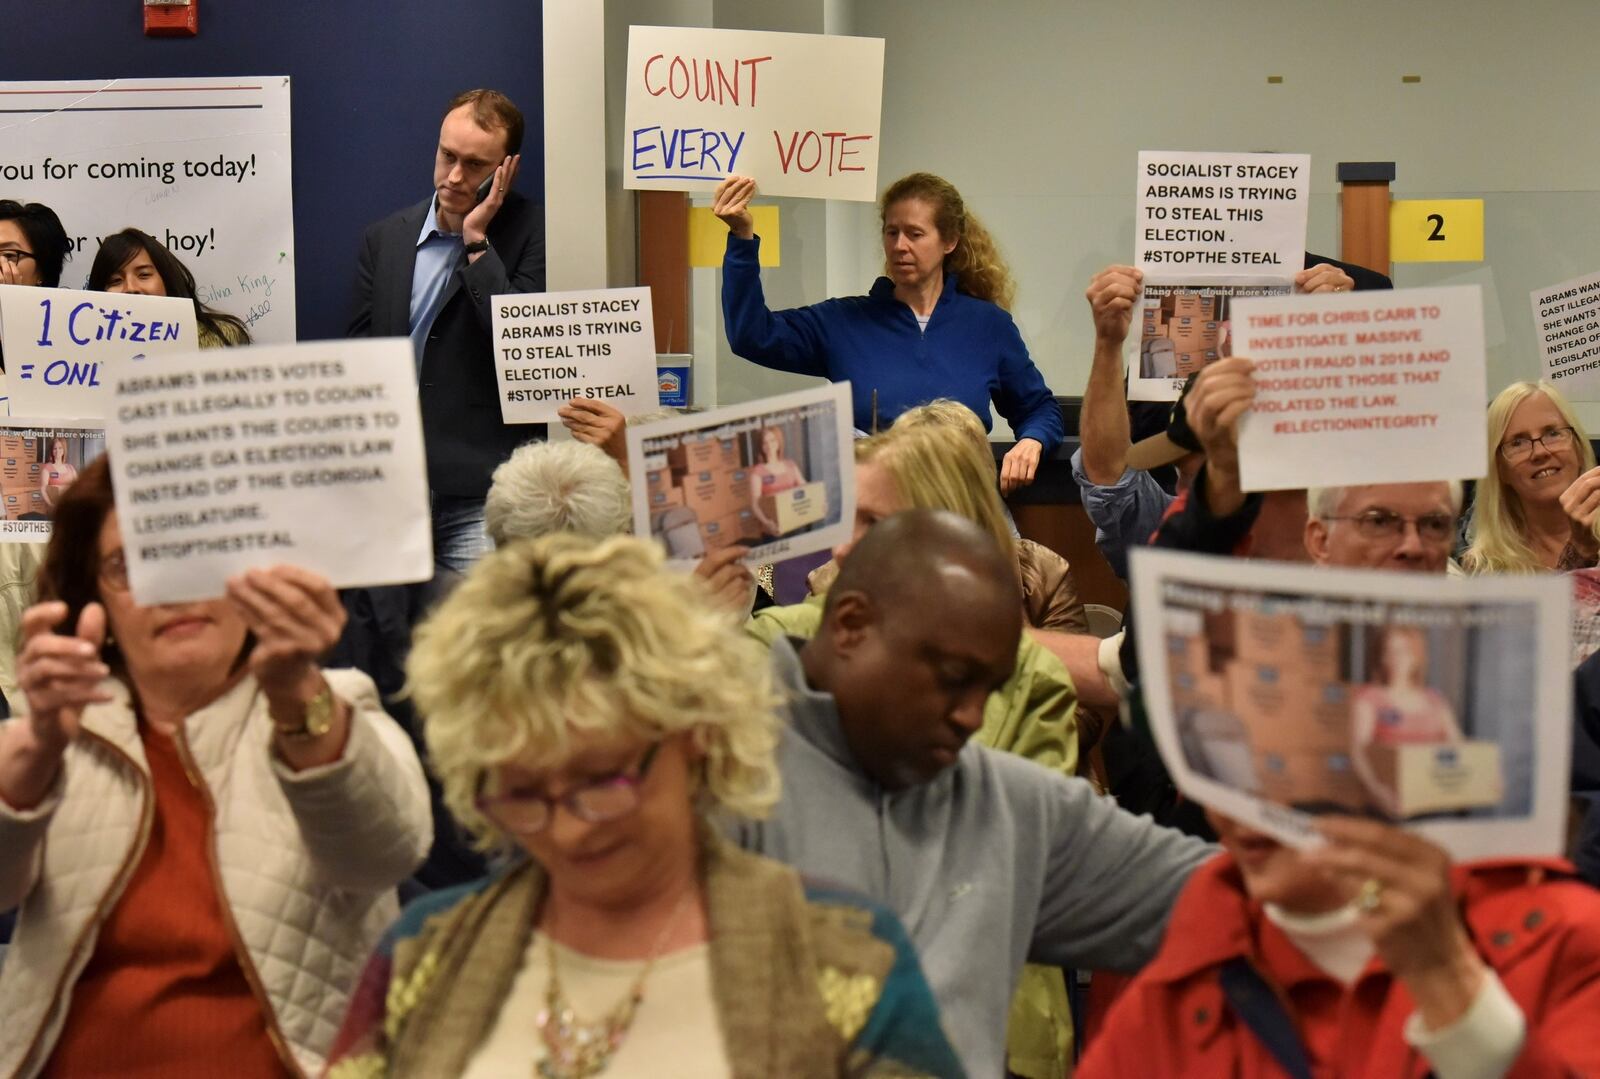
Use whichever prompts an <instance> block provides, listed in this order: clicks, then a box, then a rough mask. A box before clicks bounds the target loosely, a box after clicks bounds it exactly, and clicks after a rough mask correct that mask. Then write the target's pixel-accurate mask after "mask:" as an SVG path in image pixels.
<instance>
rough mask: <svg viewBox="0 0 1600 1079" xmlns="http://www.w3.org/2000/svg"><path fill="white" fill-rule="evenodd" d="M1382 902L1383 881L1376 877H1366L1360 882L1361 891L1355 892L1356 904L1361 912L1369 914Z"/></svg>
mask: <svg viewBox="0 0 1600 1079" xmlns="http://www.w3.org/2000/svg"><path fill="white" fill-rule="evenodd" d="M1382 902H1383V881H1381V880H1378V879H1377V878H1376V877H1368V878H1367V879H1366V880H1365V881H1363V882H1362V884H1361V891H1360V892H1358V893H1357V894H1356V906H1358V907H1360V908H1361V910H1362V912H1363V913H1366V914H1371V913H1372V912H1373V911H1375V910H1377V909H1378V906H1379V905H1380V904H1381V903H1382Z"/></svg>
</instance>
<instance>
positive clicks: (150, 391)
mask: <svg viewBox="0 0 1600 1079" xmlns="http://www.w3.org/2000/svg"><path fill="white" fill-rule="evenodd" d="M415 370H416V369H415V359H414V358H413V356H412V350H411V342H410V341H409V340H407V339H406V338H403V337H398V338H379V339H377V340H365V341H312V342H307V343H305V344H300V345H256V346H253V347H251V348H248V349H226V350H217V351H211V352H205V353H190V354H186V355H182V356H170V357H161V358H158V359H151V360H147V361H143V362H142V363H140V364H139V365H137V374H129V375H124V376H119V377H117V378H116V379H114V380H113V382H112V385H111V390H112V395H113V396H112V403H111V411H110V413H109V415H108V417H107V426H106V435H107V441H108V442H109V444H110V446H111V451H112V452H111V466H112V473H113V479H114V482H115V485H116V497H117V515H118V517H119V519H120V520H121V524H122V536H123V546H124V550H125V551H126V555H127V561H128V580H129V582H130V584H131V585H132V588H133V596H134V599H135V600H137V601H138V602H139V603H141V604H152V603H180V602H185V601H189V600H201V599H211V598H214V597H217V596H221V595H222V594H223V593H224V590H225V584H226V581H227V579H228V578H229V577H230V576H232V575H234V574H237V573H240V572H243V571H244V570H246V569H249V568H252V567H261V566H271V565H276V564H279V563H288V564H292V565H297V566H300V567H302V568H304V569H308V570H312V571H314V572H316V573H320V574H322V575H323V576H324V577H327V578H328V579H329V580H330V581H331V582H332V583H333V584H334V586H335V587H338V588H351V587H361V586H366V585H381V584H404V583H409V582H412V581H425V580H427V579H428V578H429V577H431V576H432V575H433V543H432V528H431V526H430V523H429V520H430V517H429V503H428V484H427V478H426V474H425V470H424V464H423V454H422V418H421V413H420V411H419V410H418V407H417V384H416V373H415Z"/></svg>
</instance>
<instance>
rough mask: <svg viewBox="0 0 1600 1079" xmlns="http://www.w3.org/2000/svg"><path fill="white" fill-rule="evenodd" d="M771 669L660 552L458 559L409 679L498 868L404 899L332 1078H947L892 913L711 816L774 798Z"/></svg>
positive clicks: (634, 546) (921, 989) (548, 549)
mask: <svg viewBox="0 0 1600 1079" xmlns="http://www.w3.org/2000/svg"><path fill="white" fill-rule="evenodd" d="M767 670H768V667H767V664H766V663H765V662H764V657H763V656H762V655H761V653H760V650H759V648H758V647H757V646H755V645H754V644H753V643H751V642H748V641H747V640H746V639H745V638H744V637H743V635H742V634H741V633H740V632H739V630H738V629H737V628H736V627H735V626H733V625H732V624H730V623H729V621H728V620H727V618H726V617H725V616H724V615H722V614H721V613H719V612H718V611H717V610H716V609H715V608H714V607H713V605H712V604H711V603H710V601H709V598H708V597H707V595H706V594H705V593H704V592H702V591H701V585H699V584H698V583H697V582H696V580H695V579H694V578H692V577H687V576H679V575H675V574H668V573H666V572H664V571H663V569H662V565H661V555H660V553H659V552H658V551H657V550H656V548H655V546H654V545H653V544H650V543H648V542H647V541H644V540H639V539H634V538H631V537H616V538H612V539H608V540H601V541H599V542H596V541H595V540H594V539H592V538H587V537H579V536H572V535H567V534H556V535H551V536H547V537H544V538H542V539H538V540H530V541H523V542H518V543H514V544H512V545H510V546H508V547H503V548H500V549H499V550H497V551H496V552H495V553H493V554H491V555H489V556H488V557H486V558H484V559H483V560H482V561H481V562H479V563H478V564H477V565H476V566H475V567H473V569H472V571H471V572H470V573H469V574H468V576H467V578H466V580H465V581H464V582H463V583H462V584H461V585H460V586H459V587H458V588H457V589H456V590H455V591H454V592H453V593H452V594H451V595H450V597H449V598H448V599H446V600H445V601H444V603H442V604H441V605H440V606H439V607H438V609H437V610H436V611H435V612H434V614H433V615H432V616H431V617H430V618H429V619H428V620H427V621H426V622H425V623H424V624H423V625H422V626H421V627H420V628H419V630H418V631H417V637H416V643H415V645H414V647H413V649H412V652H411V656H410V660H409V662H408V673H409V676H410V688H411V692H412V694H413V695H414V697H415V700H416V702H417V707H418V710H419V712H421V713H422V714H423V716H424V717H425V725H426V734H427V739H428V744H429V746H430V747H431V749H432V754H433V766H434V769H435V770H436V771H437V773H438V775H439V777H440V780H441V781H442V782H443V784H444V790H445V800H446V802H447V803H448V804H449V806H450V808H451V809H452V810H453V811H454V813H455V815H456V817H457V819H458V820H460V821H461V822H462V823H463V824H464V825H465V826H466V827H467V828H468V829H469V830H471V831H472V832H473V833H474V834H475V835H476V836H477V837H478V839H479V840H480V842H481V843H482V844H483V845H484V846H485V847H486V848H490V849H497V850H499V851H501V852H504V853H507V854H509V855H511V856H512V857H511V860H510V861H509V863H508V864H507V865H506V866H505V867H504V868H503V869H502V870H500V871H499V872H497V873H494V874H491V875H490V876H489V877H488V878H487V879H486V880H484V881H483V882H481V883H479V884H476V885H470V886H467V887H466V888H463V889H458V890H454V891H450V892H443V893H436V894H435V895H432V896H428V897H425V898H423V899H421V900H419V901H417V902H416V903H414V904H413V905H412V906H411V907H409V908H408V909H407V911H406V913H405V914H404V915H403V916H402V917H401V919H400V921H399V922H398V923H397V924H396V925H395V926H394V928H393V929H391V930H390V932H389V934H388V936H387V937H386V938H385V940H384V943H383V945H382V946H381V947H380V949H379V950H378V952H377V954H375V955H374V956H373V958H372V960H371V962H370V963H369V964H368V967H367V971H366V973H365V974H364V976H363V978H362V982H361V985H360V987H359V988H358V990H357V993H356V1001H355V1004H354V1005H353V1007H352V1009H351V1012H350V1014H349V1016H348V1017H347V1019H346V1021H345V1026H344V1029H343V1030H342V1031H341V1033H340V1035H339V1037H338V1039H337V1042H336V1047H335V1064H334V1066H333V1068H332V1070H331V1072H330V1075H331V1076H332V1077H334V1079H341V1077H345V1076H363V1077H364V1076H370V1075H386V1076H426V1077H429V1079H431V1077H434V1076H446V1075H448V1076H466V1077H468V1079H477V1077H485V1076H502V1075H529V1074H532V1075H539V1076H544V1077H547V1079H586V1077H589V1076H595V1075H601V1074H603V1075H605V1076H608V1077H611V1076H615V1077H619V1079H620V1077H627V1076H650V1077H653V1079H670V1077H673V1076H683V1077H690V1076H694V1077H697V1079H698V1077H700V1076H729V1075H740V1076H744V1075H751V1076H754V1075H761V1076H767V1075H771V1076H831V1075H843V1074H850V1075H868V1076H871V1075H880V1074H881V1075H897V1076H898V1075H907V1074H918V1075H924V1074H925V1075H934V1076H943V1075H957V1074H959V1073H960V1067H959V1064H958V1063H957V1062H956V1059H955V1057H954V1055H953V1053H952V1051H951V1049H950V1047H949V1045H948V1043H947V1042H946V1041H945V1039H944V1035H943V1034H942V1032H941V1031H940V1027H939V1019H938V1014H937V1006H936V1005H935V1003H934V1001H933V997H932V994H931V992H930V991H929V989H928V987H927V984H926V982H925V981H924V980H923V977H922V972H921V968H920V967H919V966H918V963H917V959H916V956H915V954H914V953H913V952H912V950H911V946H910V944H909V942H908V940H907V938H906V935H905V931H904V930H903V929H902V928H901V927H900V925H899V923H898V922H897V921H896V920H895V919H894V917H893V916H892V915H890V914H889V913H888V912H887V911H884V910H881V909H876V908H872V907H869V906H867V905H865V903H864V901H859V900H856V899H854V898H852V897H850V896H849V895H847V894H845V893H842V892H840V891H838V890H836V889H832V888H825V887H821V886H817V885H813V884H812V883H810V882H806V881H803V880H802V879H801V878H800V877H799V876H798V875H797V874H796V873H795V872H794V871H793V870H792V869H789V868H788V867H786V866H783V865H780V864H779V863H777V862H773V861H769V860H767V859H765V858H761V857H758V856H756V855H752V854H746V853H744V852H742V851H739V850H737V849H736V848H734V847H733V846H732V845H731V844H730V843H728V842H727V841H726V840H724V839H722V838H721V837H720V836H719V835H718V833H717V832H716V831H715V830H714V829H713V827H712V826H711V823H710V818H711V816H712V814H714V813H717V812H720V811H727V812H729V813H732V814H737V815H741V816H750V815H755V816H762V815H765V813H766V811H767V810H768V809H769V808H770V807H771V806H772V805H773V804H774V803H775V802H776V801H777V798H778V793H779V778H778V772H777V767H776V762H775V759H774V753H775V749H776V745H777V738H778V729H777V722H778V721H777V718H776V714H775V712H774V707H775V705H776V703H777V698H776V696H775V694H774V691H773V688H772V683H771V681H770V677H769V675H768V673H767Z"/></svg>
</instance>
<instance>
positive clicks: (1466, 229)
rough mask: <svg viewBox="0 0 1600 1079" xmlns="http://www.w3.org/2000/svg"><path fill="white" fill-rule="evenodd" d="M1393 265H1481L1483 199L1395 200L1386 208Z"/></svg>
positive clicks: (1390, 255)
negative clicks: (1463, 263)
mask: <svg viewBox="0 0 1600 1079" xmlns="http://www.w3.org/2000/svg"><path fill="white" fill-rule="evenodd" d="M1389 258H1390V260H1391V261H1393V262H1482V261H1483V200H1482V199H1397V200H1395V201H1394V202H1391V203H1390V204H1389Z"/></svg>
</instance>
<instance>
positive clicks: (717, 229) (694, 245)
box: [689, 206, 783, 269]
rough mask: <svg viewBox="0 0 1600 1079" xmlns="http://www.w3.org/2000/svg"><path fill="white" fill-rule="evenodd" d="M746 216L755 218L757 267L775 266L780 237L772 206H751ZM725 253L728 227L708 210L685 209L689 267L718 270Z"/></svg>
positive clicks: (696, 207)
mask: <svg viewBox="0 0 1600 1079" xmlns="http://www.w3.org/2000/svg"><path fill="white" fill-rule="evenodd" d="M750 216H751V217H753V218H755V231H756V235H757V236H759V237H761V256H760V257H761V265H763V266H777V265H778V258H779V255H781V254H782V249H783V245H782V240H783V236H782V234H781V233H780V232H779V230H778V208H777V207H776V206H752V207H750ZM727 250H728V226H727V225H724V224H723V223H722V220H721V219H720V218H719V217H717V215H716V214H714V213H712V212H711V207H709V206H691V207H689V265H690V266H698V267H701V268H710V269H721V268H722V256H723V254H724V252H726V251H727Z"/></svg>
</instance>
